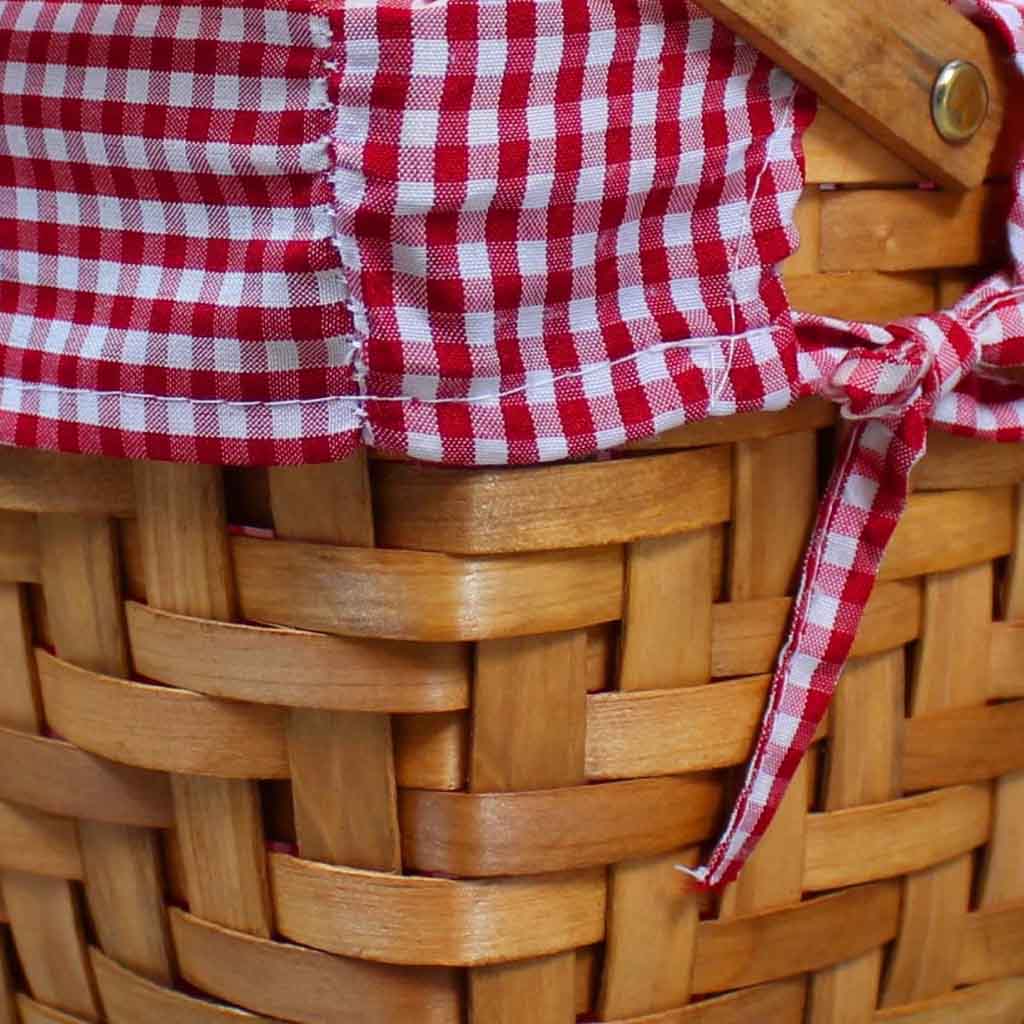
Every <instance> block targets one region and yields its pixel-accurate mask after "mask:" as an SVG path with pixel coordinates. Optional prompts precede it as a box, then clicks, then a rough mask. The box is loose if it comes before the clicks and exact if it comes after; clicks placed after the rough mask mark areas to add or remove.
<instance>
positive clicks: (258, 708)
mask: <svg viewBox="0 0 1024 1024" xmlns="http://www.w3.org/2000/svg"><path fill="white" fill-rule="evenodd" d="M36 658H37V662H38V666H39V677H40V681H41V683H42V688H43V697H44V699H45V701H46V708H47V712H48V715H49V718H50V722H51V724H52V725H53V727H54V728H55V729H56V730H57V731H58V732H59V733H60V734H61V735H62V736H65V737H66V738H67V739H69V740H71V741H72V742H73V743H76V744H77V745H78V746H79V747H81V748H82V749H84V750H88V751H91V752H92V753H94V754H99V755H100V756H103V757H109V758H112V759H114V760H117V761H120V762H121V763H122V764H128V765H135V766H136V767H139V768H149V769H152V770H155V771H164V772H191V773H194V774H201V775H210V776H219V777H220V778H229V779H246V778H255V779H261V778H262V779H279V778H287V776H288V752H287V747H286V744H285V726H286V721H287V715H286V713H285V712H284V711H282V710H281V709H280V708H277V707H272V706H269V705H260V704H243V703H239V702H237V701H227V700H220V699H218V698H216V697H207V696H204V695H203V694H198V693H189V692H188V691H186V690H175V689H171V688H170V687H166V686H153V685H151V684H149V683H134V682H129V681H128V680H126V679H114V678H112V677H111V676H105V675H100V674H99V673H96V672H90V671H88V670H86V669H81V668H78V667H77V666H75V665H72V664H70V663H69V662H66V661H61V660H60V659H59V658H55V657H53V655H51V654H47V653H46V651H44V650H41V649H40V650H37V651H36Z"/></svg>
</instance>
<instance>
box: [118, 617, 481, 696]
mask: <svg viewBox="0 0 1024 1024" xmlns="http://www.w3.org/2000/svg"><path fill="white" fill-rule="evenodd" d="M126 612H127V616H128V631H129V635H130V637H131V643H132V655H133V657H134V658H135V663H136V665H137V666H138V669H139V671H140V672H141V673H142V674H143V675H145V676H146V677H147V678H150V679H157V680H159V681H160V682H163V683H170V684H171V685H173V686H178V687H181V688H184V689H187V690H195V691H196V692H198V693H206V694H209V695H211V696H214V697H227V698H229V699H231V700H241V701H248V702H251V703H256V704H280V705H284V706H288V707H308V708H322V709H324V710H336V711H393V712H414V711H430V712H435V711H449V710H455V709H457V708H465V707H468V706H469V651H468V649H467V648H466V647H465V646H463V645H460V644H412V643H402V642H401V641H396V640H391V641H389V640H373V639H360V638H356V637H336V636H326V635H324V634H322V633H306V632H301V631H299V630H293V629H263V628H259V627H256V626H248V625H243V624H240V623H228V622H213V621H210V620H208V619H194V618H190V617H188V616H183V615H172V614H171V613H169V612H162V611H159V610H158V609H154V608H150V607H149V606H147V605H142V604H138V603H136V602H134V601H130V602H128V604H127V606H126Z"/></svg>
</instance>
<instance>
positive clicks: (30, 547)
mask: <svg viewBox="0 0 1024 1024" xmlns="http://www.w3.org/2000/svg"><path fill="white" fill-rule="evenodd" d="M0 580H2V581H3V582H5V583H38V582H39V541H38V539H37V537H36V522H35V516H33V515H31V514H30V513H28V512H8V511H6V510H3V511H0Z"/></svg>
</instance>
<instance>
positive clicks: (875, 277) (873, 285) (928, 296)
mask: <svg viewBox="0 0 1024 1024" xmlns="http://www.w3.org/2000/svg"><path fill="white" fill-rule="evenodd" d="M786 292H787V293H788V294H789V301H790V303H791V304H792V306H793V308H794V309H797V310H799V311H800V312H801V313H817V314H818V315H819V316H833V317H838V318H839V319H841V320H860V321H865V322H867V323H876V324H888V323H892V321H893V320H899V319H900V318H902V317H905V316H912V315H913V314H915V313H929V312H931V311H932V310H933V309H935V276H934V274H933V273H931V272H930V271H924V272H921V271H916V272H913V273H907V274H881V273H878V272H876V271H873V270H860V271H853V272H848V273H833V274H808V275H803V276H798V277H793V276H790V275H789V274H787V276H786ZM991 447H998V446H996V445H991ZM961 486H963V485H961Z"/></svg>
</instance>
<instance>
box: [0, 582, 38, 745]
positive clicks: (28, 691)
mask: <svg viewBox="0 0 1024 1024" xmlns="http://www.w3.org/2000/svg"><path fill="white" fill-rule="evenodd" d="M0 650H2V651H3V652H4V671H3V672H2V673H0V725H4V726H9V727H10V728H12V729H19V730H20V731H22V732H25V733H34V732H41V731H42V729H43V705H42V699H41V697H40V694H39V680H38V679H37V678H36V662H35V657H34V655H33V654H32V620H31V616H30V611H29V606H28V601H27V600H26V595H25V591H24V589H23V588H22V587H19V586H18V585H17V584H14V583H0Z"/></svg>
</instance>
